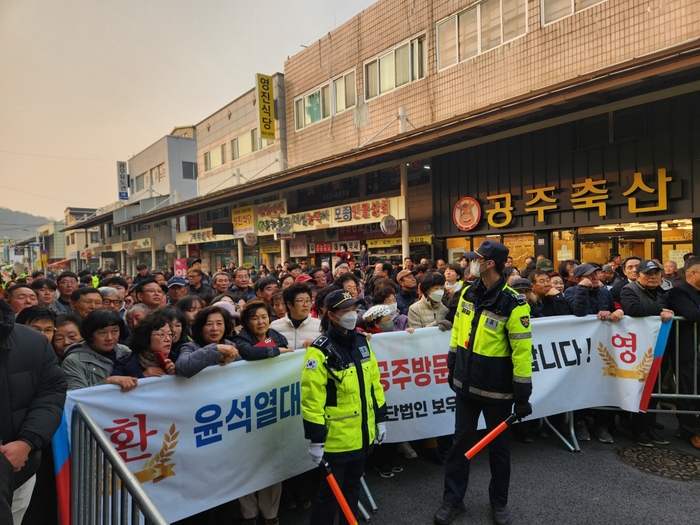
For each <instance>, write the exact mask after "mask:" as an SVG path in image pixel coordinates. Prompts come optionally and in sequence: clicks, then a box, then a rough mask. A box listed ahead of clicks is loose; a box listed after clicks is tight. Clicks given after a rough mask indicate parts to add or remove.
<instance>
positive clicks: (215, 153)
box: [204, 144, 226, 171]
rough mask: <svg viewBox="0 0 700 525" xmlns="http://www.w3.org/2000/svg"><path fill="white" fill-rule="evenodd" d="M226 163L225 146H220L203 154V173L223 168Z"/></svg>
mask: <svg viewBox="0 0 700 525" xmlns="http://www.w3.org/2000/svg"><path fill="white" fill-rule="evenodd" d="M225 163H226V144H221V145H220V146H217V147H215V148H213V149H210V150H209V151H206V152H204V171H209V170H213V169H216V168H218V167H219V166H223V165H224V164H225Z"/></svg>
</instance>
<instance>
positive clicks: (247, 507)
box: [4, 243, 700, 525]
mask: <svg viewBox="0 0 700 525" xmlns="http://www.w3.org/2000/svg"><path fill="white" fill-rule="evenodd" d="M496 244H497V243H496ZM501 246H502V245H501ZM336 255H338V257H337V259H336V264H335V265H334V267H333V268H332V269H331V266H330V264H329V263H327V262H323V263H322V264H321V265H320V266H312V265H309V264H308V262H307V261H306V260H301V261H299V262H293V261H288V262H284V264H279V265H278V266H277V267H276V268H275V269H274V270H268V269H267V268H266V267H265V266H264V265H261V266H260V267H259V268H255V267H247V266H240V267H234V265H230V267H229V268H227V269H223V270H220V271H217V272H216V273H213V274H208V273H206V272H205V271H203V269H202V262H201V260H199V259H196V260H194V261H192V263H191V264H190V267H189V269H188V271H187V277H186V278H185V277H180V276H175V275H174V274H173V271H172V269H169V270H164V271H155V269H151V270H150V271H149V269H148V267H147V266H146V265H144V264H139V265H138V266H137V267H136V269H137V273H136V275H133V276H128V275H125V274H123V273H120V272H117V271H115V270H104V271H97V272H95V273H93V272H91V271H89V270H81V271H80V272H78V273H77V274H76V273H72V272H69V271H65V272H63V273H60V274H58V275H52V274H48V273H47V274H45V273H44V272H40V271H37V272H33V273H32V274H31V275H26V276H24V277H18V278H14V279H13V280H12V281H10V282H7V283H5V285H4V300H5V301H6V303H7V305H9V308H10V309H11V310H12V313H13V314H14V316H15V317H16V322H17V324H20V325H25V326H26V327H28V328H30V329H32V330H34V331H36V332H39V333H41V334H42V335H43V336H45V338H46V340H48V342H49V343H51V345H52V347H53V351H54V352H55V356H56V360H57V361H58V363H60V366H61V368H62V370H63V373H64V375H65V379H66V382H67V388H68V390H73V389H79V388H86V387H91V386H95V385H102V384H114V385H117V386H119V387H120V388H121V390H123V391H128V390H131V389H134V388H138V384H139V379H141V378H145V377H159V376H163V375H168V374H171V375H172V374H177V375H180V376H184V377H192V376H193V375H195V374H197V373H198V372H200V371H201V370H203V369H204V368H206V367H209V366H215V365H222V366H223V365H226V364H228V363H231V362H234V361H238V360H259V359H271V358H274V357H276V356H279V355H280V354H283V353H287V352H293V351H294V350H302V349H303V351H305V352H307V368H306V369H305V370H304V374H303V377H302V405H303V407H302V412H303V416H304V422H305V432H306V437H307V438H308V439H310V441H311V449H310V455H311V456H312V459H314V461H316V462H321V461H322V460H323V459H324V458H325V459H327V460H329V461H330V462H331V463H333V466H334V468H335V469H336V470H338V471H339V472H340V471H342V472H341V474H340V478H341V479H342V478H343V477H346V478H347V480H346V484H345V489H346V490H347V492H348V494H349V496H350V497H349V500H351V501H350V503H351V506H352V504H353V502H354V505H356V503H357V492H359V488H358V487H359V485H358V483H359V477H358V476H357V472H358V468H360V463H352V462H353V461H356V460H358V457H357V455H356V454H353V453H350V451H352V450H355V449H356V448H358V447H359V448H360V449H362V450H365V451H366V452H367V454H368V456H369V457H368V458H365V457H362V458H361V459H362V462H361V463H362V466H364V460H365V459H369V462H370V464H371V465H372V466H373V468H374V469H375V470H376V471H377V472H378V473H379V475H380V476H381V477H382V478H385V479H389V478H392V477H393V476H394V475H395V474H398V473H400V472H401V471H402V470H403V468H402V466H401V462H400V458H401V457H404V458H406V459H414V458H416V457H418V456H419V455H422V456H424V457H425V458H427V460H429V461H432V462H434V463H436V464H438V465H444V464H445V462H446V459H447V462H448V465H447V469H448V472H449V471H450V468H451V464H450V459H449V457H450V456H449V452H450V451H449V450H447V448H446V447H442V446H440V445H439V442H438V440H437V437H435V438H431V439H426V440H424V441H423V442H421V443H408V442H403V443H400V444H398V445H388V444H382V441H383V439H384V436H385V434H386V430H385V428H384V427H383V423H382V420H383V417H384V411H385V406H384V399H383V394H382V393H381V392H379V391H377V389H376V386H377V385H379V382H378V372H377V371H376V370H375V368H376V360H374V356H373V354H371V353H370V352H369V350H368V348H371V346H370V343H369V341H370V339H371V336H372V334H377V333H381V332H392V331H407V332H410V333H412V332H413V331H414V330H417V329H421V328H425V327H438V328H439V329H440V330H442V331H449V330H451V329H452V328H453V324H455V332H456V331H457V322H458V321H459V317H460V312H459V310H460V300H462V301H468V300H469V298H470V297H474V298H475V299H474V301H476V303H477V304H478V303H479V302H480V301H482V298H481V296H482V295H483V296H484V299H483V300H489V293H491V287H493V289H494V290H495V289H498V290H499V291H507V293H506V294H505V295H504V297H505V296H507V300H508V301H511V302H512V305H511V307H510V308H511V310H513V311H515V310H517V311H518V312H520V313H521V317H522V314H523V312H525V311H527V312H529V315H530V316H531V317H546V316H557V315H575V316H579V317H581V316H586V315H596V316H597V317H598V319H600V320H601V321H605V322H607V321H611V322H616V321H619V320H620V319H621V318H622V316H623V315H630V316H634V317H636V316H650V315H655V316H660V317H661V319H662V320H663V321H664V322H669V321H670V320H671V319H672V318H673V316H674V314H675V315H677V316H683V317H684V318H685V319H687V320H688V321H691V322H690V323H684V324H682V325H681V327H680V331H679V336H678V337H679V346H680V349H681V350H680V353H679V356H678V359H679V361H680V363H679V364H680V366H679V370H680V371H681V372H680V373H679V374H678V377H671V378H670V380H671V381H677V382H678V387H679V391H680V392H681V393H692V391H693V383H694V377H693V370H696V369H697V367H696V368H694V367H693V365H692V363H693V362H694V360H696V359H697V352H696V350H695V348H694V347H693V340H694V339H693V338H694V337H695V332H694V330H695V324H694V323H696V322H697V321H700V309H699V308H698V307H699V306H700V258H698V257H696V256H695V255H694V254H687V256H686V258H685V265H684V268H682V269H679V268H677V266H676V264H675V263H674V262H673V261H666V262H664V263H661V262H660V261H658V260H653V259H652V260H642V259H641V258H640V257H637V256H630V257H627V258H625V259H624V260H622V259H621V257H620V256H619V254H612V255H611V256H610V258H609V259H608V260H606V261H602V262H601V264H597V263H595V262H585V263H583V264H582V263H580V262H579V261H575V260H568V261H563V262H562V263H561V264H560V265H559V266H558V268H556V269H555V268H554V266H553V265H552V261H551V260H549V259H547V258H545V257H544V256H538V257H534V256H533V257H528V258H526V259H525V260H524V264H523V267H522V268H520V269H519V268H517V267H516V266H515V265H514V264H513V259H512V257H506V255H507V250H506V252H505V254H504V253H501V254H500V255H502V256H503V260H502V261H501V260H497V263H496V264H490V263H492V262H493V260H495V259H484V257H481V256H480V255H479V254H478V252H471V253H467V254H465V256H463V257H461V258H460V259H459V261H458V262H455V263H446V262H445V261H444V260H442V259H439V260H437V261H433V260H428V259H421V260H420V261H419V262H418V263H416V262H414V261H413V260H412V259H411V258H406V259H405V260H404V261H403V262H402V264H399V263H398V262H396V261H393V262H392V261H379V262H376V263H375V264H373V265H370V264H369V260H368V258H366V257H360V258H359V260H356V258H355V257H354V256H353V255H352V254H351V253H350V252H348V251H347V249H345V250H343V251H341V252H339V254H336ZM485 283H486V284H487V285H488V286H485ZM465 291H466V292H465ZM511 292H512V294H511ZM500 296H501V295H498V297H500ZM495 297H496V296H495V295H494V296H493V297H492V298H491V299H492V300H495ZM498 300H499V301H506V299H498ZM513 301H515V302H513ZM499 304H500V303H499ZM504 304H505V303H504ZM509 304H510V303H509ZM504 308H505V306H504ZM462 310H463V311H464V309H463V308H462ZM511 310H509V311H511ZM8 313H9V312H8ZM463 318H464V316H463ZM470 322H471V321H470ZM462 329H467V328H462ZM320 336H322V337H320ZM324 341H325V342H324ZM494 344H495V343H494ZM527 344H529V340H528V342H527ZM675 344H676V341H675V339H674V340H672V341H670V342H669V347H671V346H673V345H675ZM328 345H330V348H331V349H332V350H335V351H336V354H337V355H336V354H332V355H334V356H335V357H334V358H333V359H335V361H333V360H329V358H328V356H330V355H331V353H329V352H330V350H328ZM512 345H513V342H512V341H511V346H512ZM673 348H675V346H673ZM445 350H447V349H445ZM451 350H452V349H451ZM452 351H453V352H456V350H452ZM358 352H359V353H358ZM477 353H479V354H480V355H485V354H487V353H488V352H485V353H484V351H480V352H477ZM370 355H371V358H370ZM456 355H457V357H456V359H457V361H456V364H455V362H454V360H453V362H452V365H451V366H452V367H451V372H453V373H454V369H455V367H457V369H458V370H459V366H461V365H460V357H459V356H460V354H459V353H458V352H457V354H456ZM528 355H529V354H528ZM357 356H360V357H359V358H358V357H357ZM324 359H326V363H328V362H332V366H331V365H328V366H325V367H324V368H323V369H321V367H320V366H319V367H318V368H317V367H315V366H314V367H311V368H310V367H309V365H308V363H311V362H313V363H316V362H319V363H320V362H322V361H323V360H324ZM491 363H493V361H492V362H491ZM348 367H355V368H356V369H357V370H358V371H364V374H365V375H364V376H362V374H359V375H360V376H361V377H358V378H357V385H356V387H357V388H358V391H360V392H361V393H362V399H363V400H364V403H365V404H366V405H367V407H366V408H367V410H368V411H370V412H372V415H371V417H369V415H368V416H367V420H366V421H365V423H367V422H368V421H369V422H370V423H371V424H369V425H368V428H367V429H361V428H359V427H358V428H354V429H352V432H356V433H358V434H357V435H364V436H365V438H364V442H362V443H360V445H358V447H355V449H353V448H350V449H348V448H347V447H348V444H347V443H344V444H343V443H341V444H338V443H336V442H335V434H334V433H333V432H334V431H333V430H332V429H331V430H329V429H328V428H326V426H324V422H323V407H322V406H320V407H319V406H317V402H318V400H319V399H320V397H321V390H323V392H322V394H323V398H324V400H325V396H326V394H327V392H326V390H325V388H326V387H325V386H324V387H323V389H321V387H320V386H319V385H321V384H323V385H325V384H326V383H327V382H330V383H333V381H335V380H338V374H340V375H341V376H342V375H344V374H345V373H346V372H347V369H348ZM674 370H676V363H675V353H674V352H667V357H666V359H665V361H664V369H663V370H662V373H664V374H665V373H666V372H667V371H669V373H670V374H671V375H673V371H674ZM375 372H376V374H375ZM375 375H376V377H375ZM527 378H529V374H527ZM524 382H527V381H524ZM451 386H452V387H453V389H454V390H455V391H459V390H460V388H461V387H459V386H458V387H455V386H454V384H451ZM379 390H380V391H381V386H380V388H379ZM369 391H371V392H372V396H371V399H369V397H367V395H368V392H369ZM304 396H306V397H305V398H304ZM528 397H529V393H528V394H527V396H525V395H523V396H521V401H520V407H521V410H520V414H521V416H522V417H524V416H525V415H527V414H525V412H527V410H526V408H523V407H525V405H527V406H529V404H528V403H527V398H528ZM511 403H512V401H511ZM517 403H518V402H517V400H516V408H517ZM677 406H678V409H679V410H688V411H692V410H698V406H696V404H694V402H693V401H692V400H687V399H686V400H679V401H678V402H677ZM363 410H365V407H363ZM464 410H466V411H467V413H468V412H469V410H470V408H469V406H467V405H465V408H464ZM509 410H510V409H508V411H509ZM501 415H502V414H501V413H500V412H498V414H497V417H500V416H501ZM319 417H320V419H318V418H319ZM465 417H466V416H465ZM489 417H490V416H489ZM375 418H376V419H375ZM574 418H575V430H576V436H577V438H578V439H579V440H580V441H587V440H590V439H591V433H592V434H593V435H595V436H596V437H597V438H598V439H599V440H600V441H601V442H603V443H613V441H614V437H613V436H614V435H615V434H616V433H618V432H619V431H620V430H619V429H618V427H617V423H616V421H617V420H618V419H619V423H620V426H622V427H624V428H627V429H629V431H630V432H631V434H632V437H633V439H634V440H635V441H636V442H637V443H639V444H640V445H642V446H647V447H651V446H654V445H655V444H666V443H668V441H667V440H666V439H664V438H663V437H662V435H661V434H660V433H659V432H658V431H659V430H660V429H661V428H662V426H661V425H660V424H659V423H658V422H656V420H655V418H654V416H653V415H649V414H641V413H640V414H623V413H616V412H612V411H608V410H595V409H593V410H582V411H577V412H575V414H574ZM491 419H493V417H492V418H491ZM678 420H679V427H678V430H677V431H676V436H677V437H680V438H683V439H688V440H690V442H691V443H692V444H693V446H694V447H696V448H698V449H700V427H699V426H698V419H697V417H695V416H693V415H691V414H679V415H678ZM324 429H325V430H324ZM537 429H538V425H537V422H523V423H521V424H519V425H515V427H514V430H515V435H516V436H517V437H518V438H519V439H521V440H523V441H525V442H532V441H533V434H534V433H538V434H539V435H540V436H546V431H545V430H542V429H541V428H540V430H537ZM363 432H366V433H365V434H363ZM339 435H346V436H347V435H348V434H347V432H346V433H345V434H343V433H342V432H341V433H340V434H339ZM473 437H474V436H473V434H471V433H470V434H468V435H467V437H466V438H465V435H464V434H460V435H459V436H455V443H458V444H459V446H461V447H462V448H464V446H463V445H466V441H465V439H466V440H467V441H469V440H471V439H472V438H473ZM368 439H369V442H367V441H368ZM502 439H507V438H502ZM375 442H376V445H375V446H374V447H372V446H371V445H372V444H375ZM324 445H325V451H324ZM353 446H354V445H353ZM416 449H418V451H417V450H416ZM370 454H371V455H370ZM455 461H456V460H455ZM455 465H456V466H455ZM455 469H456V470H461V471H463V470H464V465H463V464H462V463H455V464H452V470H453V471H456V470H455ZM360 472H361V469H360ZM448 477H449V476H448ZM292 481H293V482H286V483H284V484H282V483H280V484H277V485H275V486H272V487H268V488H266V489H264V490H261V491H258V492H257V493H255V494H251V495H248V496H246V497H244V498H241V499H240V500H239V502H240V508H241V512H242V515H243V518H244V523H245V524H253V523H256V520H257V519H258V515H259V514H260V515H262V517H263V518H264V520H265V523H266V524H269V525H274V524H276V523H278V509H279V506H280V505H283V506H284V507H286V508H295V507H299V508H308V507H309V506H311V494H310V492H309V490H308V486H309V484H310V483H311V481H310V479H309V477H308V476H304V475H302V476H301V477H298V479H296V478H295V480H292ZM460 483H461V484H462V485H463V488H464V490H466V481H465V480H462V481H460ZM446 484H447V482H446ZM341 485H342V483H341ZM497 485H498V484H497ZM446 486H447V485H446ZM497 488H498V490H495V492H494V494H495V493H497V494H495V496H494V498H495V499H494V500H493V501H492V504H493V505H494V508H495V509H504V508H505V507H506V503H507V482H506V483H505V486H503V485H502V484H501V485H499V486H498V487H497ZM453 489H454V490H452V492H451V493H450V494H453V496H452V497H451V499H450V498H448V497H447V496H446V500H445V504H444V505H443V507H441V509H440V511H439V512H438V513H437V514H436V517H435V521H436V523H440V524H446V523H450V522H451V521H452V519H453V518H454V516H455V515H456V514H457V513H458V512H460V510H461V509H462V508H463V507H461V506H460V505H461V501H458V500H459V493H460V490H461V489H455V488H454V487H453ZM447 494H448V492H446V495H447ZM454 494H457V495H456V496H455V495H454ZM462 497H463V494H462ZM495 512H496V511H495ZM30 513H31V509H30ZM29 515H30V514H28V516H29ZM334 515H335V506H334V504H333V503H332V495H331V494H330V493H329V492H327V491H323V490H322V491H320V492H319V494H318V496H317V500H316V507H315V510H314V516H315V518H314V519H312V523H314V522H315V523H331V522H332V521H329V520H330V519H331V518H330V517H329V516H334ZM341 519H342V518H341ZM494 519H495V521H496V522H497V523H501V522H502V523H507V522H508V521H507V520H508V519H509V518H508V516H507V512H506V513H505V514H498V515H497V514H496V513H495V514H494ZM314 520H315V521H314ZM25 522H26V521H25ZM341 523H342V521H341Z"/></svg>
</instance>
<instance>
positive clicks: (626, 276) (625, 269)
mask: <svg viewBox="0 0 700 525" xmlns="http://www.w3.org/2000/svg"><path fill="white" fill-rule="evenodd" d="M641 260H642V258H641V257H638V256H637V255H630V256H629V257H627V258H625V260H624V261H622V273H623V277H622V278H619V279H617V280H616V281H615V283H614V284H613V287H612V289H611V290H610V295H612V298H613V300H614V301H615V302H616V303H619V302H620V293H621V292H622V289H623V288H624V287H625V286H627V283H630V282H632V281H636V280H637V266H639V262H640V261H641Z"/></svg>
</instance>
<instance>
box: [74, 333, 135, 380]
mask: <svg viewBox="0 0 700 525" xmlns="http://www.w3.org/2000/svg"><path fill="white" fill-rule="evenodd" d="M115 351H116V353H117V359H121V358H124V357H126V356H128V355H130V354H131V350H129V347H127V346H124V345H119V344H118V345H117V346H116V348H115ZM61 368H62V369H63V373H64V374H65V376H66V381H68V390H77V389H79V388H87V387H89V386H97V385H104V384H105V380H106V379H107V378H108V377H109V376H111V375H112V371H113V370H114V363H112V361H111V359H109V358H107V357H105V356H104V355H102V354H100V353H99V352H95V351H94V350H93V349H92V348H90V347H89V346H88V344H87V343H86V342H85V341H80V342H78V343H75V344H74V345H71V346H69V347H68V348H67V349H66V352H65V353H64V354H63V363H61Z"/></svg>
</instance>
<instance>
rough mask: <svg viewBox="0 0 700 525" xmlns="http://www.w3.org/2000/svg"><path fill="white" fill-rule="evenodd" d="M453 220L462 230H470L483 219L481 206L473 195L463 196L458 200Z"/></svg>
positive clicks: (453, 212)
mask: <svg viewBox="0 0 700 525" xmlns="http://www.w3.org/2000/svg"><path fill="white" fill-rule="evenodd" d="M452 220H453V221H454V223H455V226H457V228H459V229H460V230H462V231H465V232H468V231H469V230H472V229H474V227H475V226H476V225H477V224H479V221H480V220H481V206H479V203H478V202H477V201H476V199H472V198H471V197H463V198H461V199H459V200H458V201H457V204H455V207H454V210H452Z"/></svg>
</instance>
